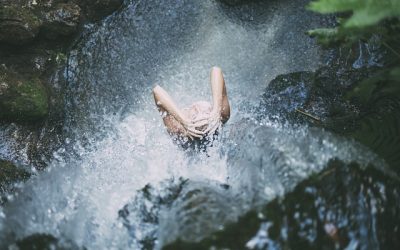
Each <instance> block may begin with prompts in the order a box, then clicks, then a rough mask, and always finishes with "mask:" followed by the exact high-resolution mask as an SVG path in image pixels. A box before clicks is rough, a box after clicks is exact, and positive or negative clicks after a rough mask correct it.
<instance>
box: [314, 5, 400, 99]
mask: <svg viewBox="0 0 400 250" xmlns="http://www.w3.org/2000/svg"><path fill="white" fill-rule="evenodd" d="M308 9H310V10H312V11H316V12H319V13H322V14H328V13H336V14H339V15H341V18H340V19H339V18H338V25H337V27H334V28H319V29H314V30H310V31H309V32H308V34H309V35H311V36H313V37H316V38H317V40H318V42H319V43H321V44H322V45H324V46H333V45H347V46H351V45H353V44H355V43H356V42H359V41H360V40H362V41H368V39H370V38H371V37H373V36H375V37H379V41H380V44H381V47H382V48H384V50H386V56H385V63H386V65H385V67H384V68H383V69H382V70H381V71H380V72H378V73H377V74H376V75H375V76H374V77H372V78H370V79H366V80H364V81H361V82H360V83H359V84H357V85H356V86H355V88H354V89H353V91H352V92H351V93H349V94H348V95H347V97H348V98H357V99H358V100H359V101H361V102H362V103H363V104H371V103H373V101H374V100H376V99H378V98H381V97H382V95H391V96H399V94H400V77H399V76H400V45H399V44H400V43H399V40H400V0H318V1H314V2H311V3H310V4H309V5H308Z"/></svg>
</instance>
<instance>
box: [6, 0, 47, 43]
mask: <svg viewBox="0 0 400 250" xmlns="http://www.w3.org/2000/svg"><path fill="white" fill-rule="evenodd" d="M40 27H41V21H40V19H39V18H38V17H37V16H36V15H35V14H34V13H33V12H32V11H31V10H29V9H27V8H21V6H16V5H11V6H0V42H4V43H8V44H17V45H20V44H24V43H27V42H30V41H32V40H33V39H34V38H35V37H36V36H37V34H38V33H39V29H40Z"/></svg>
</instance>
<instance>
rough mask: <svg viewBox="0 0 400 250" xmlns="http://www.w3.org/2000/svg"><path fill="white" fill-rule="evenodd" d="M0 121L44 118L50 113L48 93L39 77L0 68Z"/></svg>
mask: <svg viewBox="0 0 400 250" xmlns="http://www.w3.org/2000/svg"><path fill="white" fill-rule="evenodd" d="M0 110H1V113H0V121H1V120H3V121H13V122H14V121H18V122H29V121H38V120H42V119H43V118H45V117H46V116H47V113H48V98H47V93H46V90H45V88H44V86H43V85H42V83H41V81H40V80H39V78H37V77H32V78H29V79H24V78H23V77H21V76H19V75H17V74H15V73H13V72H11V71H7V70H4V69H0Z"/></svg>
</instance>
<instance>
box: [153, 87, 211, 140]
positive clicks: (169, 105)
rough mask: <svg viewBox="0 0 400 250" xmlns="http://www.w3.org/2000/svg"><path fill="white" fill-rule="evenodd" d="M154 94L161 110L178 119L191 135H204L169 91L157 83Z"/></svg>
mask: <svg viewBox="0 0 400 250" xmlns="http://www.w3.org/2000/svg"><path fill="white" fill-rule="evenodd" d="M153 95H154V101H155V102H156V105H157V107H158V109H159V111H160V112H167V114H166V115H167V116H168V115H171V116H172V117H173V118H175V120H176V121H178V122H179V123H180V124H181V125H182V126H183V128H184V129H186V133H187V135H188V136H189V137H192V136H193V137H202V136H203V134H204V133H203V132H202V131H198V130H196V129H195V127H194V126H193V125H192V124H191V121H189V120H188V119H187V117H186V116H185V115H184V114H183V112H182V111H181V110H180V109H179V108H178V106H177V105H176V104H175V102H174V101H173V100H172V98H171V96H170V95H169V94H168V93H167V91H165V90H164V89H163V88H161V87H160V86H158V85H157V86H156V87H154V89H153ZM165 119H169V117H164V121H165ZM166 125H167V124H166ZM168 129H169V130H170V131H177V128H172V127H171V128H168Z"/></svg>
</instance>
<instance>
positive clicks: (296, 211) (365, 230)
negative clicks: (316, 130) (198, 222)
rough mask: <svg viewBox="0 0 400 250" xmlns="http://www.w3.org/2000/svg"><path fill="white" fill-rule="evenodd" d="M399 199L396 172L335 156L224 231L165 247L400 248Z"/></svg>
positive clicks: (399, 191)
mask: <svg viewBox="0 0 400 250" xmlns="http://www.w3.org/2000/svg"><path fill="white" fill-rule="evenodd" d="M399 201H400V183H399V180H398V177H396V176H391V175H387V174H384V173H383V172H381V171H380V170H377V169H376V168H374V167H372V166H368V167H366V168H364V167H360V166H359V165H358V164H355V163H353V164H344V163H343V162H340V161H336V160H335V161H332V162H330V164H329V166H328V168H327V169H326V170H325V171H323V172H321V173H319V174H316V175H313V176H311V177H309V178H308V179H307V180H305V181H303V182H301V183H300V184H299V185H297V186H296V188H295V189H294V190H293V191H292V192H290V193H288V194H286V195H285V197H283V198H276V199H274V200H272V201H271V202H269V203H268V204H266V205H264V206H263V207H261V208H259V209H253V210H251V211H249V212H248V213H246V214H245V215H243V216H241V217H240V218H239V220H238V221H236V222H234V223H229V224H226V225H225V226H224V228H223V230H220V231H217V232H213V233H212V234H211V235H210V236H208V237H206V238H204V239H203V240H201V241H188V240H186V241H184V240H181V239H177V240H176V241H175V242H172V243H170V244H167V245H164V247H163V249H165V250H167V249H174V250H179V249H199V250H200V249H399V247H400V239H399V237H398V235H399V232H400V231H399V230H400V229H399V226H398V225H399V223H400V204H399Z"/></svg>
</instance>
